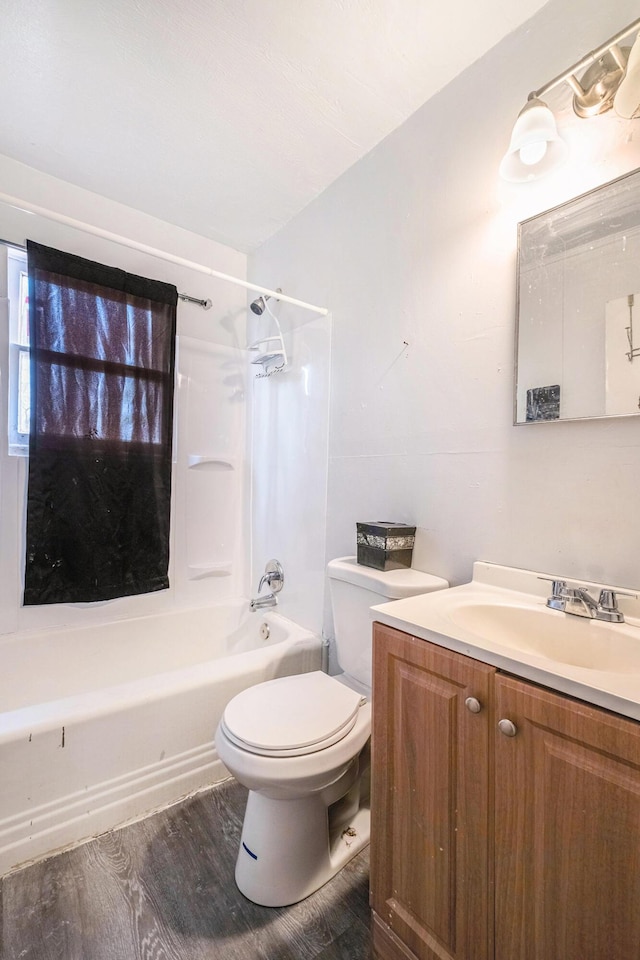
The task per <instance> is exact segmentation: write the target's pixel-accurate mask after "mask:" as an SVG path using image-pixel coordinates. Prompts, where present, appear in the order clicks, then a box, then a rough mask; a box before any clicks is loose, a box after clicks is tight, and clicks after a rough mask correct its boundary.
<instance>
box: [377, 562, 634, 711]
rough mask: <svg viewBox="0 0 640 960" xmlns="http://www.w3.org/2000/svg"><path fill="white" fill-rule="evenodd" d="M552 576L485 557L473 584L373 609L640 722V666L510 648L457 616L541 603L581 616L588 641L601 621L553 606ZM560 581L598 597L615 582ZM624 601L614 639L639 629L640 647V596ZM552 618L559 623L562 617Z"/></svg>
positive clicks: (400, 625) (390, 622)
mask: <svg viewBox="0 0 640 960" xmlns="http://www.w3.org/2000/svg"><path fill="white" fill-rule="evenodd" d="M547 576H548V575H547V574H539V573H536V572H534V571H529V570H517V569H515V568H512V567H503V566H499V565H497V564H491V563H486V562H484V561H478V562H477V563H475V564H474V575H473V580H472V581H471V582H470V583H467V584H463V585H462V586H459V587H452V588H450V589H448V590H441V591H438V592H436V593H430V594H426V595H420V596H414V597H407V598H406V599H403V600H393V601H391V602H389V603H382V604H378V605H376V606H374V607H372V608H371V615H372V618H373V620H375V621H378V622H379V623H384V624H387V626H390V627H395V628H396V629H398V630H402V631H403V632H405V633H409V634H411V635H412V636H415V637H419V638H421V639H422V640H429V641H431V642H432V643H436V644H438V645H439V646H441V647H446V648H447V649H449V650H454V651H456V652H457V653H462V654H464V655H465V656H468V657H473V658H474V659H475V660H480V661H481V662H482V663H487V664H490V665H492V666H494V667H497V668H498V669H500V670H504V671H506V672H508V673H511V674H514V675H516V676H518V677H522V678H523V679H525V680H532V681H534V682H535V683H539V684H542V685H543V686H545V687H550V688H552V689H554V690H558V691H560V692H562V693H566V694H569V695H570V696H573V697H577V698H578V699H580V700H584V701H586V702H587V703H592V704H595V705H596V706H600V707H604V708H606V709H607V710H612V711H614V712H615V713H619V714H622V715H624V716H627V717H631V718H632V719H635V720H640V667H636V666H633V667H632V668H630V669H629V670H628V671H623V670H622V669H620V667H618V670H616V671H615V672H614V671H607V670H599V669H593V668H590V667H584V666H577V665H574V664H570V663H564V662H561V661H557V660H554V659H550V658H548V657H545V656H542V655H538V654H537V653H535V652H531V651H528V650H523V649H519V648H517V647H514V646H510V645H509V644H508V642H498V641H494V640H493V639H491V638H489V637H488V636H487V635H484V636H483V635H481V634H480V633H476V632H474V631H473V630H472V629H471V628H470V627H469V626H468V625H462V624H461V623H460V622H457V621H458V620H459V618H456V611H457V610H458V609H459V607H460V606H461V605H464V604H469V603H472V604H474V605H476V604H487V605H491V604H502V605H504V604H506V605H512V606H517V607H527V608H529V609H531V608H532V607H535V608H536V610H535V613H536V614H538V613H541V614H542V616H543V617H546V616H547V615H548V616H549V617H550V618H558V617H560V618H568V619H569V620H571V621H577V623H578V624H579V625H580V627H579V629H581V630H584V631H586V632H585V634H584V635H585V637H586V638H587V640H588V637H589V631H590V630H592V631H593V630H596V631H597V630H598V629H599V626H600V624H599V622H598V621H595V620H590V619H588V618H583V617H576V616H572V615H570V614H566V613H562V612H559V611H555V610H548V609H547V608H546V604H545V600H546V597H548V596H549V595H550V593H551V585H550V583H546V582H545V580H544V579H541V578H543V577H544V578H547ZM553 579H567V580H568V581H569V582H570V583H571V584H572V585H573V584H577V585H579V586H584V587H586V588H589V587H591V592H592V593H594V594H595V596H596V598H597V589H598V588H600V587H610V585H609V584H601V585H600V584H599V585H597V586H596V588H595V589H594V587H593V585H592V584H589V583H586V582H585V581H576V580H571V578H566V577H562V576H558V577H553ZM612 589H616V588H615V587H613V588H612ZM619 589H621V590H623V589H627V588H619ZM619 606H620V609H621V610H622V611H623V613H624V614H625V619H626V621H627V622H626V623H625V624H611V625H607V629H608V631H610V635H611V636H612V637H613V640H612V641H611V642H615V638H616V631H619V634H618V635H619V636H621V637H622V636H623V635H624V640H625V643H627V644H628V643H629V642H632V643H634V642H635V640H636V632H637V641H638V644H639V649H640V599H633V598H628V597H620V598H619ZM542 622H544V621H542ZM550 623H551V624H552V625H553V627H554V628H557V626H558V622H557V621H556V622H553V621H550ZM570 629H574V631H575V629H578V626H577V624H576V623H573V624H571V625H570ZM503 639H504V638H503Z"/></svg>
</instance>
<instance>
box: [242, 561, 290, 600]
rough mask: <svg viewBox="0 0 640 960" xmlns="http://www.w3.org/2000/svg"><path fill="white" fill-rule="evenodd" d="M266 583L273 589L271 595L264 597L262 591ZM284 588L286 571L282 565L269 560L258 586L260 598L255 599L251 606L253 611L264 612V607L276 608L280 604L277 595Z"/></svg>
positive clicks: (267, 594)
mask: <svg viewBox="0 0 640 960" xmlns="http://www.w3.org/2000/svg"><path fill="white" fill-rule="evenodd" d="M265 583H266V584H267V585H268V586H269V587H271V593H266V594H265V595H264V597H261V596H260V591H261V590H262V588H263V587H264V585H265ZM283 587H284V570H283V569H282V564H281V563H279V562H278V561H277V560H269V562H268V563H267V565H266V567H265V568H264V574H263V575H262V576H261V577H260V583H259V584H258V596H257V597H254V598H253V600H252V601H251V603H250V604H249V606H250V607H251V609H252V610H262V608H263V607H275V606H276V604H277V603H278V598H277V596H276V594H277V593H280V591H281V590H282V588H283Z"/></svg>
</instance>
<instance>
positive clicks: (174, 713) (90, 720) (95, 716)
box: [0, 601, 321, 876]
mask: <svg viewBox="0 0 640 960" xmlns="http://www.w3.org/2000/svg"><path fill="white" fill-rule="evenodd" d="M263 624H266V625H267V628H268V629H267V630H265V629H264V628H263V630H262V632H261V627H262V625H263ZM267 633H268V634H269V635H268V637H267V636H266V634H267ZM320 664H321V640H320V638H318V637H316V636H314V635H313V634H311V633H309V632H308V631H306V630H303V629H302V628H301V627H299V626H297V625H296V624H294V623H292V622H291V621H290V620H286V619H285V618H284V617H281V616H279V615H278V614H275V613H272V612H267V611H258V612H256V613H251V612H250V611H249V608H248V604H247V603H246V602H244V601H237V602H233V603H227V604H224V605H219V606H212V607H208V608H205V609H199V610H185V611H177V612H174V613H169V614H163V615H161V616H154V617H142V618H138V619H132V620H122V621H119V622H116V623H109V624H104V625H101V626H94V627H91V628H70V629H66V630H58V629H56V630H55V631H47V632H38V633H32V634H30V635H24V634H22V635H20V636H15V637H12V638H9V639H4V640H2V641H1V642H0V876H1V875H2V874H4V873H7V872H8V871H9V870H11V869H12V868H13V867H15V866H16V865H18V864H22V863H24V862H26V861H28V860H31V859H35V858H38V857H42V856H44V855H46V854H48V853H51V852H53V851H54V850H57V849H59V848H61V847H63V846H67V845H69V844H72V843H75V842H77V841H78V840H82V839H84V838H87V837H90V836H94V835H96V834H98V833H101V832H103V831H105V830H108V829H111V828H112V827H114V826H116V825H118V824H120V823H124V822H126V821H127V820H130V819H133V818H136V817H139V816H141V815H142V814H144V813H146V812H147V811H150V810H153V809H156V808H158V807H161V806H163V805H165V804H168V803H171V802H173V801H175V800H178V799H179V798H180V797H182V796H185V795H186V794H188V793H191V792H192V791H194V790H198V789H200V788H202V787H204V786H206V785H208V784H211V783H215V782H216V781H217V780H221V779H223V778H224V777H225V776H226V775H227V774H226V771H225V769H224V767H223V766H222V763H221V762H220V760H218V757H217V755H216V752H215V747H214V743H213V735H214V732H215V729H216V726H217V724H218V721H219V719H220V717H221V715H222V711H223V709H224V707H225V705H226V703H227V702H228V701H229V699H230V698H231V697H233V696H235V694H236V693H238V692H239V691H240V690H243V689H245V688H246V687H248V686H251V685H252V684H254V683H258V682H260V681H262V680H268V679H271V678H273V677H278V676H285V675H287V674H292V673H303V672H306V671H308V670H317V669H319V667H320Z"/></svg>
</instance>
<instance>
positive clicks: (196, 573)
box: [187, 560, 233, 580]
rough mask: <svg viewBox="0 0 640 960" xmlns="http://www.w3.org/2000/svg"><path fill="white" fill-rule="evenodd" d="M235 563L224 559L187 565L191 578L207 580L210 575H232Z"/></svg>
mask: <svg viewBox="0 0 640 960" xmlns="http://www.w3.org/2000/svg"><path fill="white" fill-rule="evenodd" d="M232 568H233V563H232V562H231V560H223V561H222V562H221V563H194V564H189V566H188V567H187V575H188V577H189V580H206V579H207V578H208V577H230V576H231V570H232Z"/></svg>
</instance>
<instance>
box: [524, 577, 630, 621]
mask: <svg viewBox="0 0 640 960" xmlns="http://www.w3.org/2000/svg"><path fill="white" fill-rule="evenodd" d="M542 579H546V578H545V577H543V578H542ZM551 583H552V588H551V596H550V597H549V598H548V599H547V606H548V607H550V608H551V609H552V610H560V611H562V613H570V614H572V615H573V616H576V617H590V618H591V619H592V620H605V621H606V622H607V623H624V614H623V613H622V611H621V610H619V609H618V595H620V596H623V597H635V596H637V594H635V593H625V592H623V591H622V590H618V591H615V590H608V589H604V590H601V591H600V597H599V599H598V600H594V598H593V597H592V596H591V594H590V593H589V591H588V590H585V589H584V587H578V586H574V587H568V586H567V581H566V580H552V581H551Z"/></svg>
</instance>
